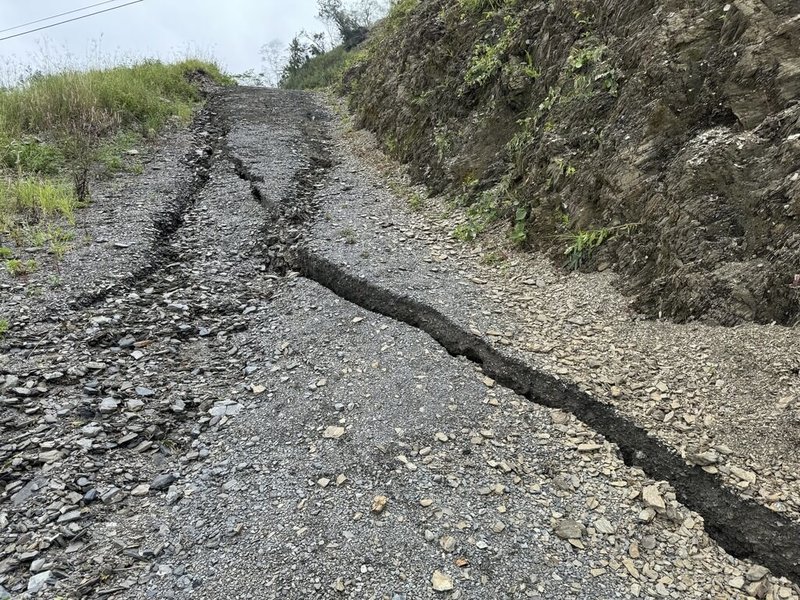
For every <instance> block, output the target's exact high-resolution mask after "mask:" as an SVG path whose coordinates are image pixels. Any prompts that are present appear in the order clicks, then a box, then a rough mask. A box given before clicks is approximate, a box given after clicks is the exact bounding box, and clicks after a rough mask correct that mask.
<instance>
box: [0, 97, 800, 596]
mask: <svg viewBox="0 0 800 600" xmlns="http://www.w3.org/2000/svg"><path fill="white" fill-rule="evenodd" d="M349 144H350V141H349V140H348V139H346V138H345V137H343V134H342V129H341V125H340V124H339V123H338V121H337V120H336V119H335V117H333V116H332V114H331V113H330V112H329V111H328V110H327V109H326V108H324V105H323V103H322V102H321V100H320V99H319V98H316V97H314V96H311V95H306V94H300V93H291V92H278V91H274V90H263V89H247V88H239V89H233V90H228V91H224V92H219V93H217V94H216V95H214V96H213V97H212V98H211V99H210V100H209V102H208V104H207V107H206V109H205V111H204V113H203V114H202V115H201V116H200V117H198V119H197V121H196V123H195V125H194V127H193V130H192V132H191V135H189V134H185V135H184V134H176V136H175V137H174V138H173V139H172V140H171V141H170V142H169V143H168V144H166V146H165V148H164V149H163V150H161V151H160V152H158V153H156V154H154V155H153V156H151V157H150V158H149V161H150V162H149V163H148V166H147V169H146V173H145V174H144V175H143V176H141V177H140V178H135V177H129V178H123V179H121V180H120V181H117V182H114V183H113V184H109V185H108V186H107V187H105V188H102V189H99V190H98V191H97V194H96V198H95V202H94V204H93V206H92V207H90V208H89V209H87V211H86V212H87V214H86V215H84V222H85V223H86V225H85V227H86V236H85V243H84V244H83V245H82V246H81V247H80V248H77V249H76V250H75V251H74V252H72V253H71V254H70V255H68V256H67V258H66V259H65V261H64V263H63V264H61V265H59V267H58V277H59V281H58V286H53V285H48V284H47V282H48V279H47V278H48V277H50V276H52V273H51V274H48V273H47V272H42V273H39V274H37V275H34V276H32V278H31V279H29V280H27V281H24V282H18V281H11V280H3V281H0V285H2V288H1V289H0V291H2V298H0V310H2V312H3V314H8V315H11V316H12V318H11V322H12V329H11V331H10V332H9V334H8V335H7V336H6V337H5V338H4V339H2V340H1V341H0V349H2V357H1V358H0V406H2V412H1V413H0V435H2V444H1V445H0V463H2V467H1V469H2V470H0V475H1V476H2V484H3V485H4V486H5V490H4V492H3V494H2V496H0V501H1V502H2V503H1V504H0V542H2V543H0V598H6V597H14V598H16V597H21V598H26V597H33V598H56V597H61V598H83V597H86V598H95V597H103V598H132V599H144V598H153V599H161V598H203V599H209V600H211V599H221V598H225V599H233V598H241V599H258V600H262V599H266V598H303V599H305V598H387V599H390V600H401V599H408V600H412V599H417V598H435V597H443V598H476V599H477V598H585V599H590V598H591V599H598V598H602V599H606V598H608V599H610V598H681V599H683V598H698V599H699V598H703V599H706V598H749V597H756V598H773V599H782V600H786V599H790V598H798V594H797V588H796V587H795V585H794V584H793V583H791V580H792V579H793V580H794V581H795V582H797V581H800V567H798V558H799V557H800V543H799V542H798V539H800V537H799V536H798V531H800V530H798V526H797V522H796V520H795V519H794V517H793V513H791V511H787V512H784V513H782V512H780V511H776V510H775V509H774V508H775V507H774V506H768V505H767V504H765V503H764V502H756V501H754V500H752V499H750V498H749V497H748V496H747V494H746V493H742V490H741V489H737V488H735V486H734V487H731V486H726V482H725V481H724V480H723V479H720V478H719V476H718V473H719V471H718V472H717V473H714V472H713V471H714V469H708V468H706V469H705V470H703V469H701V468H700V467H698V466H691V465H690V464H687V462H686V461H685V460H684V458H685V457H683V456H681V455H680V454H678V453H676V452H675V451H674V446H673V445H671V441H670V439H669V438H668V437H666V438H665V437H663V436H659V435H657V434H653V435H651V436H648V433H652V432H650V431H649V429H648V428H647V426H646V424H642V423H640V422H637V421H636V419H635V418H634V417H633V416H631V415H630V414H627V413H626V412H625V410H624V407H622V408H620V407H618V406H617V407H615V406H613V405H612V404H610V403H606V402H605V401H603V399H602V398H600V397H598V395H597V394H593V393H592V392H591V390H589V389H587V388H586V387H585V386H578V385H574V384H572V383H568V382H569V381H570V377H568V376H566V375H567V374H566V373H561V374H559V373H557V372H552V371H549V370H548V369H547V368H545V367H544V366H542V365H537V364H535V363H533V362H531V361H528V360H526V359H525V356H524V355H523V354H519V353H515V351H514V344H513V338H514V336H513V335H510V336H508V335H506V334H505V332H503V331H500V332H494V331H491V330H487V328H486V327H483V326H481V327H478V325H480V323H478V321H479V320H480V318H481V315H483V316H490V315H493V314H496V313H498V312H500V311H501V307H498V305H497V304H496V303H492V302H490V301H488V300H487V299H486V298H485V295H484V293H483V292H482V287H481V286H482V285H483V284H482V283H480V282H477V283H476V282H475V281H473V280H474V277H472V276H469V277H467V272H468V271H469V269H470V268H471V267H470V265H469V264H468V263H467V262H459V261H458V260H457V259H456V258H455V257H453V258H451V259H449V260H444V259H443V260H436V259H433V258H431V256H432V255H434V256H439V255H441V254H442V253H446V252H445V250H444V249H443V246H437V243H436V242H435V241H434V242H432V241H431V239H433V238H425V235H420V236H417V235H415V234H414V233H413V227H411V225H408V226H407V224H406V223H405V222H404V221H403V219H406V218H408V219H409V223H411V222H412V221H413V219H414V218H416V217H414V216H413V215H407V216H403V214H401V213H403V212H404V211H405V209H404V208H402V206H401V205H399V204H398V202H399V200H397V198H393V197H392V196H391V194H389V193H388V192H387V190H385V189H384V186H383V184H382V183H381V179H380V175H379V174H378V173H376V172H375V171H374V170H373V169H372V167H371V166H370V165H369V164H365V163H364V161H363V160H360V159H358V158H356V156H354V154H353V152H352V151H351V150H350V149H349ZM184 157H185V158H184ZM392 202H394V205H393V204H392ZM421 231H423V232H424V231H426V230H425V228H424V227H423V228H422V229H421ZM427 233H428V234H430V235H433V234H432V233H431V232H430V230H427ZM432 248H433V250H432ZM432 253H433V254H432ZM31 290H38V291H37V292H36V293H35V294H34V293H32V292H31ZM470 323H472V325H471V324H470ZM508 340H512V341H508ZM584 368H591V367H584ZM665 395H666V392H665ZM709 464H711V463H709ZM709 464H707V465H705V467H708V466H709ZM733 555H735V556H733Z"/></svg>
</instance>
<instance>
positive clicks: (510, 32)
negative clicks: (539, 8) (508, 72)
mask: <svg viewBox="0 0 800 600" xmlns="http://www.w3.org/2000/svg"><path fill="white" fill-rule="evenodd" d="M503 23H504V25H505V30H504V31H503V33H502V35H501V36H500V38H499V39H498V40H497V42H496V43H494V44H487V43H484V42H481V43H480V44H478V45H477V46H475V48H474V49H473V51H472V58H471V59H470V65H469V68H468V69H467V72H466V73H465V74H464V84H465V85H466V86H467V87H479V86H483V85H485V84H486V83H488V82H489V81H490V80H491V79H492V78H493V77H494V75H495V74H496V73H497V72H498V71H499V70H500V67H502V65H503V60H504V59H505V55H506V53H507V52H508V49H509V47H510V46H511V42H512V40H513V36H514V34H515V33H516V32H517V30H518V29H519V28H520V25H521V22H520V20H519V19H516V18H514V17H511V16H506V17H505V19H504V20H503Z"/></svg>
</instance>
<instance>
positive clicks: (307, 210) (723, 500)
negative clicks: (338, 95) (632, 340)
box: [237, 133, 800, 583]
mask: <svg viewBox="0 0 800 600" xmlns="http://www.w3.org/2000/svg"><path fill="white" fill-rule="evenodd" d="M307 137H310V136H309V135H308V133H307ZM239 162H240V163H241V161H239ZM331 166H332V161H331V159H330V156H329V155H328V154H327V153H326V152H324V153H322V154H319V153H316V152H312V153H311V157H310V158H309V162H308V165H306V166H305V167H304V168H302V169H300V170H298V172H297V173H296V174H295V183H296V190H297V192H296V196H295V199H294V200H295V209H296V208H297V205H300V206H301V208H300V211H301V214H302V220H303V221H305V220H307V219H308V218H310V217H311V215H312V214H313V213H314V212H316V209H317V206H316V202H315V196H316V192H317V191H318V188H317V186H318V185H319V184H320V182H321V181H322V180H323V179H324V177H325V174H326V172H327V171H328V170H329V169H330V168H331ZM237 173H238V174H239V176H240V177H242V178H243V179H247V180H248V181H249V182H250V185H251V190H252V191H253V197H254V199H255V200H257V201H259V202H260V203H261V204H262V205H263V204H264V198H265V195H264V194H263V193H262V192H261V190H260V189H259V187H258V181H257V178H254V177H253V174H252V173H251V172H250V171H249V170H248V169H247V167H246V165H244V164H243V163H242V164H241V165H240V167H237ZM288 200H290V199H287V198H283V199H281V203H280V204H281V208H283V209H284V210H286V209H288V208H289V207H290V206H291V203H290V202H288ZM295 214H296V213H295ZM284 223H285V220H284V219H281V220H279V221H278V223H277V227H279V228H280V227H281V226H283V225H284ZM295 223H296V221H295ZM272 235H273V236H274V235H276V234H275V233H274V231H273V232H272ZM287 254H288V255H289V256H290V258H289V262H288V265H287V267H288V268H291V269H292V270H295V271H297V272H299V273H300V274H301V276H303V277H305V278H307V279H310V280H312V281H314V282H316V283H317V284H319V285H321V286H323V287H325V288H326V289H328V290H329V291H331V292H332V293H334V294H336V295H337V296H339V297H340V298H342V299H344V300H346V301H348V302H351V303H353V304H355V305H357V306H360V307H361V308H364V309H366V310H369V311H371V312H373V313H376V314H379V315H382V316H384V317H387V318H390V319H393V320H395V321H399V322H401V323H405V324H406V325H409V326H411V327H414V328H416V329H419V330H421V331H423V332H424V333H426V334H428V335H429V336H430V337H431V338H433V339H434V340H435V341H436V342H437V343H438V344H440V345H441V346H442V347H443V348H444V349H445V350H446V351H447V352H448V353H449V354H451V355H452V356H455V357H460V356H463V357H465V358H467V359H468V360H470V361H472V362H473V363H475V364H477V365H480V366H481V368H482V369H483V372H484V373H485V374H486V375H488V376H489V377H491V378H493V379H494V380H495V381H496V382H497V383H498V384H499V385H502V386H504V387H506V388H508V389H510V390H512V391H514V392H515V393H517V394H519V395H521V396H524V397H525V398H527V399H528V400H530V401H532V402H535V403H537V404H540V405H542V406H546V407H549V408H557V409H560V410H563V411H565V412H569V413H570V414H572V415H574V416H575V417H576V418H578V419H579V420H580V421H582V422H583V423H585V424H586V425H587V426H589V427H590V428H592V429H593V430H595V431H597V432H598V433H600V434H601V435H603V436H604V437H605V438H606V439H607V440H608V441H610V442H612V443H614V444H616V446H617V447H618V448H619V451H620V454H621V455H622V458H623V460H624V461H625V464H627V465H628V466H637V467H640V468H641V469H642V470H643V471H644V472H645V473H646V474H647V475H648V476H649V477H651V478H653V479H655V480H663V481H667V482H669V483H670V485H672V487H673V488H674V489H675V492H676V497H677V499H678V500H679V501H680V502H681V503H682V504H684V505H685V506H687V507H688V508H690V509H691V510H693V511H695V512H697V513H698V514H700V515H701V516H702V517H703V519H704V520H705V529H706V531H707V532H708V534H709V535H710V536H711V537H712V538H713V539H714V540H716V541H717V542H718V543H719V544H720V546H722V547H723V548H724V549H725V550H726V551H727V552H728V553H730V554H731V555H733V556H735V557H738V558H742V559H750V560H753V561H755V562H757V563H760V564H763V565H764V566H766V567H768V568H769V569H770V570H771V571H772V572H773V574H775V575H778V576H785V577H787V578H788V579H790V580H792V581H794V582H795V583H800V524H798V523H795V522H794V521H792V520H791V519H790V518H788V517H786V516H783V515H781V514H779V513H776V512H774V511H771V510H770V509H768V508H767V507H765V506H763V505H761V504H758V503H757V502H755V501H753V500H747V499H744V498H742V497H741V496H739V495H737V494H736V493H734V492H733V491H731V490H729V489H728V488H726V487H725V485H724V484H723V482H722V481H721V480H720V478H719V477H717V476H716V475H713V474H710V473H707V472H705V471H703V470H702V469H701V468H700V467H697V466H690V465H687V464H686V462H685V461H684V460H683V458H682V457H681V456H680V455H679V454H678V453H677V452H676V451H675V450H674V449H672V448H671V447H669V446H668V445H667V444H665V443H664V442H662V441H659V440H658V439H656V438H655V437H652V436H651V435H649V434H648V432H647V431H646V430H645V429H643V428H641V427H639V426H638V425H636V424H635V423H634V422H633V421H632V420H630V419H629V418H627V417H625V416H623V415H621V414H620V413H619V412H618V411H617V410H616V409H615V408H614V407H613V406H610V405H608V404H604V403H602V402H600V401H599V400H597V399H595V398H593V397H592V396H590V395H589V394H587V393H585V392H583V391H582V390H580V388H578V386H576V385H574V384H568V383H564V382H563V381H561V380H559V379H558V378H556V377H554V376H552V375H549V374H547V373H544V372H542V371H538V370H536V369H534V368H533V367H531V366H530V365H528V364H526V363H525V362H524V361H522V360H521V359H519V358H516V357H512V356H508V355H506V354H503V353H502V352H500V351H499V350H497V349H496V348H494V347H493V346H492V345H491V344H490V343H489V342H487V341H486V340H484V339H483V338H482V337H480V336H477V335H475V334H473V333H471V332H468V331H466V330H464V328H462V327H461V326H459V325H458V324H457V323H456V322H454V321H453V320H451V319H450V318H448V317H447V316H445V315H444V314H442V313H440V312H439V311H437V310H436V309H434V308H433V307H431V306H429V305H427V304H424V303H422V302H420V301H419V300H416V299H413V298H411V297H409V296H406V295H403V294H400V293H397V292H394V291H391V290H389V289H386V288H383V287H381V286H380V285H378V284H376V283H374V282H371V281H369V280H367V279H365V278H363V277H358V276H356V275H354V274H352V273H350V272H348V271H347V270H346V269H345V268H343V267H342V266H340V265H337V264H335V263H334V262H333V261H331V260H329V259H327V258H324V257H322V256H320V255H318V254H315V253H314V252H312V251H311V250H309V249H308V247H306V246H303V245H301V244H298V243H297V241H293V243H292V251H291V252H289V253H287ZM284 272H285V271H284Z"/></svg>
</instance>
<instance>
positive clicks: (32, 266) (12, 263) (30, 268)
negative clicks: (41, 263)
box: [6, 259, 37, 277]
mask: <svg viewBox="0 0 800 600" xmlns="http://www.w3.org/2000/svg"><path fill="white" fill-rule="evenodd" d="M36 269H37V264H36V261H35V260H33V259H31V260H18V259H11V260H7V261H6V270H7V271H8V272H9V273H10V274H11V276H12V277H23V276H24V275H30V274H31V273H33V272H34V271H35V270H36Z"/></svg>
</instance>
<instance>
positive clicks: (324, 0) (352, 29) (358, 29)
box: [317, 0, 372, 50]
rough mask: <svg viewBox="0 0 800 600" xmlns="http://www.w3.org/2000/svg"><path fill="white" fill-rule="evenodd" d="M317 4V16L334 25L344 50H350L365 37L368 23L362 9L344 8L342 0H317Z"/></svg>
mask: <svg viewBox="0 0 800 600" xmlns="http://www.w3.org/2000/svg"><path fill="white" fill-rule="evenodd" d="M370 4H372V3H370ZM317 6H318V9H319V13H318V16H319V18H320V19H322V20H323V21H324V22H325V23H327V24H331V25H333V26H334V27H335V29H336V31H337V33H338V36H339V38H340V39H341V42H342V44H343V45H344V47H345V49H346V50H352V49H353V48H355V47H356V46H358V45H359V44H360V43H361V42H363V41H364V40H365V39H366V37H367V33H368V32H369V25H370V23H369V21H368V20H365V15H364V13H363V11H358V10H354V9H346V8H345V7H344V6H343V4H342V0H318V4H317ZM359 13H361V14H359ZM366 14H367V15H369V14H371V11H370V12H368V13H366Z"/></svg>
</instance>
